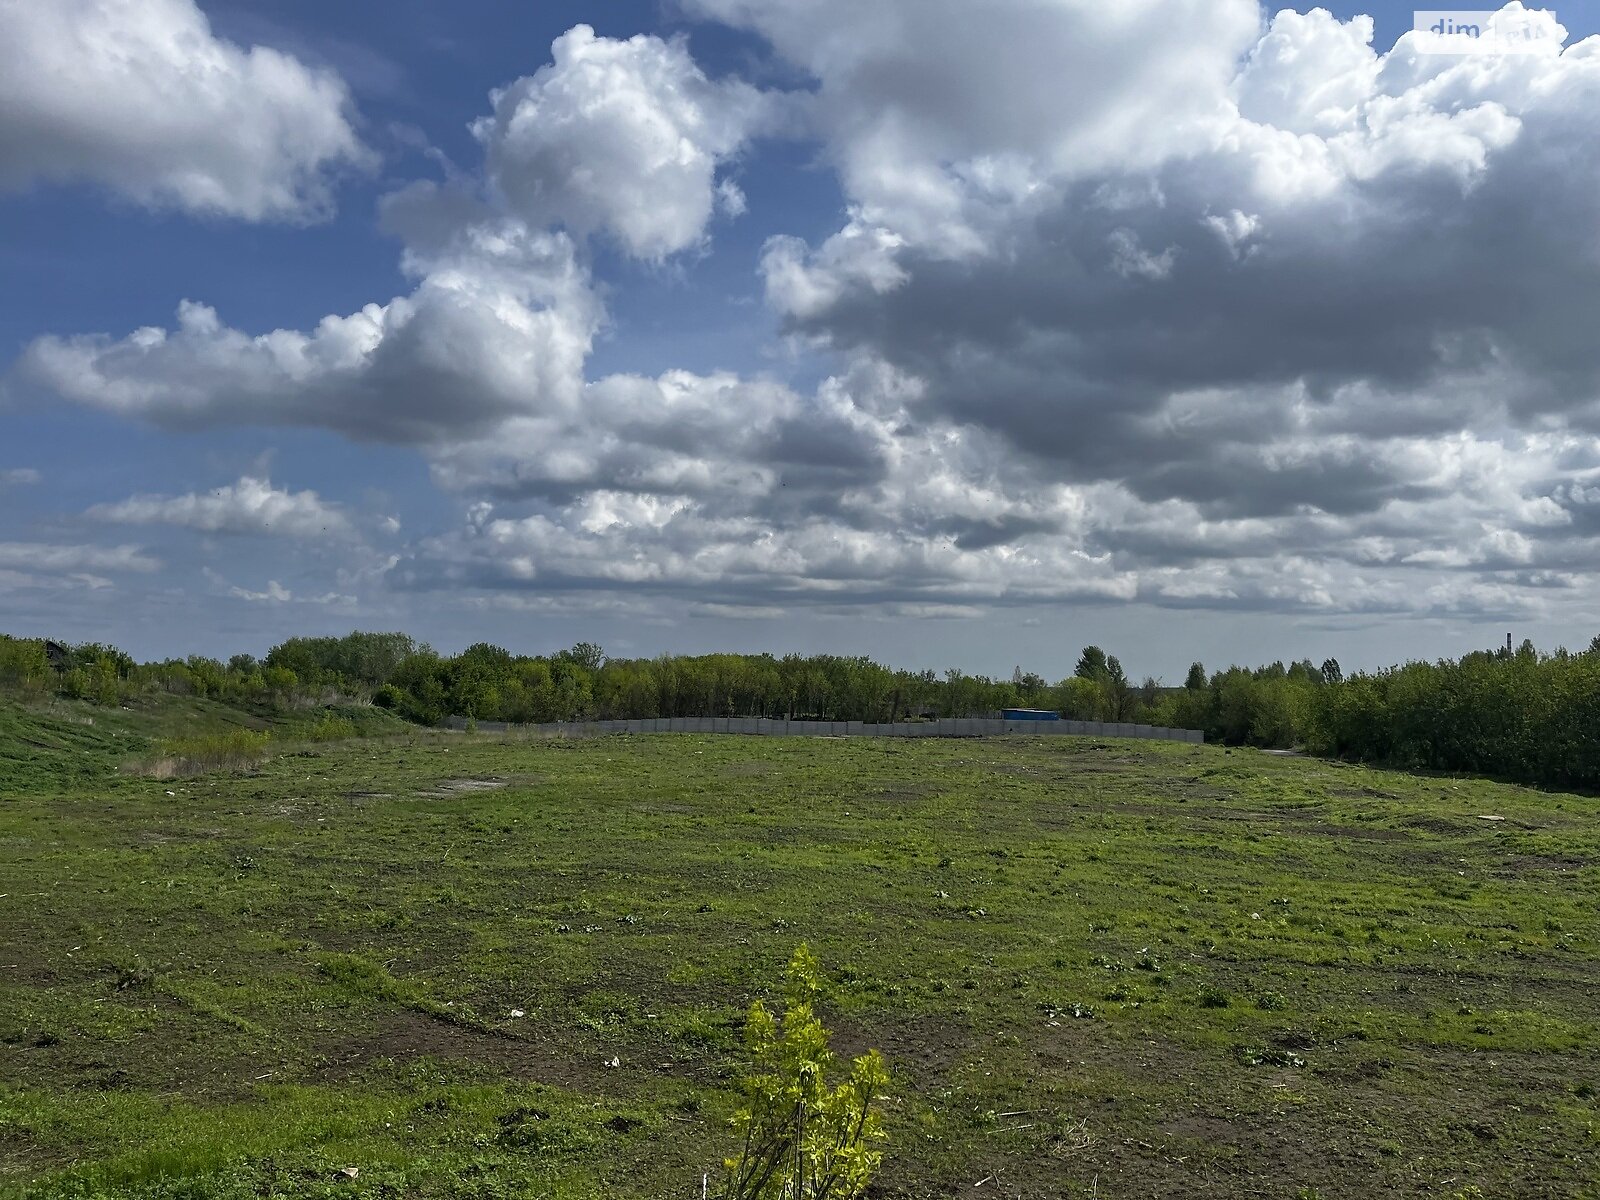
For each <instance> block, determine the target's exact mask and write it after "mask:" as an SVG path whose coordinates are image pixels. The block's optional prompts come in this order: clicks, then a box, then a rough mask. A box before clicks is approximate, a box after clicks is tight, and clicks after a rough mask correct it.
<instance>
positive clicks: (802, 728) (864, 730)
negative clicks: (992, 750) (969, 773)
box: [446, 717, 1206, 742]
mask: <svg viewBox="0 0 1600 1200" xmlns="http://www.w3.org/2000/svg"><path fill="white" fill-rule="evenodd" d="M446 724H448V725H449V727H450V728H451V729H466V728H467V727H468V725H469V722H468V721H467V719H466V718H465V717H451V718H450V719H449V720H448V721H447V722H446ZM472 727H473V728H475V729H477V730H478V731H479V732H480V733H526V734H534V735H545V736H553V737H592V736H595V735H598V734H608V733H741V734H753V735H756V736H759V737H944V738H950V737H999V736H1002V735H1004V734H1026V735H1028V736H1029V737H1041V736H1049V735H1051V734H1077V735H1079V736H1089V737H1115V738H1150V739H1154V740H1156V741H1162V742H1203V741H1205V740H1206V739H1205V734H1203V733H1202V732H1201V731H1200V730H1198V729H1166V728H1163V727H1162V726H1159V725H1129V724H1126V723H1122V722H1107V721H998V720H992V719H987V718H979V717H955V718H951V719H946V720H939V721H900V722H897V723H895V724H893V725H888V724H885V725H870V724H867V723H865V722H862V721H782V720H780V721H773V720H768V719H767V718H766V717H650V718H646V719H645V720H642V721H546V722H544V723H542V724H538V725H511V724H507V723H506V722H505V721H478V722H476V723H475V724H473V725H472Z"/></svg>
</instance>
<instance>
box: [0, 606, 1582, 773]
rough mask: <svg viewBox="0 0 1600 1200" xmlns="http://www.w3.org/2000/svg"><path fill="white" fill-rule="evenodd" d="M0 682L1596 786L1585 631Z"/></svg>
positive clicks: (319, 653) (136, 667)
mask: <svg viewBox="0 0 1600 1200" xmlns="http://www.w3.org/2000/svg"><path fill="white" fill-rule="evenodd" d="M0 688H3V689H7V690H10V691H23V692H29V691H32V692H36V693H42V692H45V691H55V692H58V693H61V694H64V695H67V696H71V697H77V698H82V699H88V700H92V701H95V702H98V703H102V704H110V703H117V702H123V701H126V700H128V699H130V698H132V697H135V696H137V695H139V694H141V693H146V692H151V691H165V692H171V693H179V694H186V695H199V696H207V697H211V698H213V699H218V700H224V701H229V702H233V703H252V704H280V705H281V704H291V703H296V704H309V703H333V702H336V701H340V700H346V701H347V700H368V699H370V700H371V701H372V702H373V703H375V704H377V705H379V706H381V707H384V708H387V709H390V710H392V711H394V712H396V713H397V714H399V715H401V716H403V717H406V718H407V719H409V720H412V721H415V722H418V723H420V724H426V725H432V724H438V723H439V722H441V721H443V720H444V719H445V718H446V717H448V716H452V715H457V716H465V717H472V718H476V719H478V720H494V721H512V722H538V721H562V720H585V719H593V718H601V719H605V718H626V719H631V718H645V717H679V716H683V717H690V716H759V717H788V718H791V719H803V718H813V719H818V720H835V721H869V722H880V721H897V720H908V719H910V720H916V719H920V718H925V717H953V716H970V715H975V714H984V713H990V712H994V711H996V710H998V709H1002V708H1016V707H1028V708H1041V709H1050V710H1054V711H1056V712H1059V713H1060V714H1061V715H1062V716H1065V717H1071V718H1075V719H1078V720H1100V721H1135V722H1142V723H1147V724H1152V725H1168V726H1174V727H1178V728H1185V729H1201V730H1204V731H1205V733H1206V736H1207V740H1209V741H1213V742H1223V743H1226V744H1229V745H1254V746H1264V747H1290V746H1299V747H1303V748H1305V749H1306V750H1308V751H1310V752H1312V753H1315V754H1321V755H1326V756H1330V757H1338V758H1345V759H1352V760H1359V761H1365V762H1373V763H1386V764H1391V765H1395V766H1401V767H1406V768H1423V769H1432V770H1442V771H1461V772H1469V773H1476V774H1487V775H1495V776H1500V777H1504V778H1507V779H1514V780H1518V781H1521V782H1527V783H1542V784H1553V785H1559V786H1568V787H1571V786H1577V787H1589V788H1600V737H1597V731H1600V638H1596V639H1595V641H1594V642H1593V643H1591V645H1590V647H1589V648H1588V649H1587V650H1585V651H1583V652H1581V653H1575V654H1574V653H1568V652H1567V651H1565V650H1557V651H1555V652H1554V653H1551V654H1540V653H1539V652H1537V651H1536V650H1535V649H1534V647H1533V645H1532V644H1531V643H1529V642H1524V643H1523V645H1522V647H1521V648H1520V649H1518V650H1515V651H1512V650H1510V649H1499V650H1493V651H1482V652H1477V653H1473V654H1468V655H1467V656H1466V657H1464V658H1462V659H1460V660H1459V661H1451V660H1442V661H1440V662H1436V663H1408V664H1406V665H1404V666H1399V667H1393V668H1390V669H1388V670H1384V671H1378V672H1374V673H1360V674H1356V675H1353V676H1350V677H1348V678H1346V677H1345V676H1344V674H1343V672H1342V671H1341V670H1340V667H1339V664H1338V662H1337V661H1335V660H1333V659H1329V660H1328V661H1326V662H1324V663H1323V664H1322V665H1321V666H1317V665H1315V664H1313V663H1312V662H1310V661H1309V660H1305V661H1301V662H1295V663H1291V664H1289V665H1287V666H1285V665H1284V664H1283V663H1273V664H1271V665H1270V666H1266V667H1260V668H1256V669H1247V668H1243V667H1229V668H1228V669H1227V670H1224V671H1218V672H1215V673H1213V674H1208V673H1207V672H1206V669H1205V668H1204V666H1202V665H1201V664H1200V663H1195V664H1194V665H1193V666H1191V667H1190V669H1189V673H1188V676H1187V678H1186V679H1185V681H1184V685H1183V686H1182V687H1181V688H1167V687H1163V686H1161V685H1160V684H1159V683H1158V682H1157V681H1156V680H1153V679H1148V678H1147V679H1145V680H1144V681H1143V682H1142V683H1137V684H1136V683H1134V682H1133V681H1131V680H1130V679H1129V678H1128V677H1127V675H1126V673H1125V672H1124V670H1123V668H1122V664H1121V663H1120V662H1118V660H1117V658H1116V657H1115V656H1114V655H1108V654H1106V653H1105V652H1104V651H1103V650H1101V649H1100V648H1099V647H1096V646H1088V647H1086V648H1085V649H1084V651H1083V653H1082V655H1081V656H1080V657H1079V659H1078V663H1077V667H1076V669H1075V671H1074V672H1073V674H1072V675H1071V676H1070V677H1069V678H1067V679H1063V680H1061V681H1059V682H1058V683H1055V684H1050V683H1048V682H1047V681H1046V680H1044V679H1043V678H1041V677H1040V676H1038V675H1035V674H1025V673H1023V671H1022V670H1021V668H1018V669H1017V670H1016V671H1015V672H1014V673H1013V674H1012V677H1011V678H1010V679H1009V680H996V679H991V678H989V677H987V676H982V675H966V674H963V673H962V672H960V671H946V672H945V673H944V674H943V675H938V674H935V673H934V672H933V671H904V670H895V669H893V668H890V667H886V666H883V665H881V664H879V663H877V662H874V661H873V660H871V659H870V658H864V657H841V656H837V655H825V654H824V655H808V656H802V655H798V654H790V655H785V656H783V657H781V658H780V657H775V656H773V655H770V654H705V655H695V656H690V657H680V656H673V655H662V656H660V657H658V658H648V659H644V658H634V659H628V658H607V657H606V656H605V654H604V653H603V652H602V650H601V649H600V647H598V646H595V645H592V644H589V643H579V644H578V645H576V646H573V647H572V648H571V649H569V650H563V651H560V652H558V653H556V654H551V655H542V656H530V655H517V654H513V653H512V652H511V651H509V650H505V649H502V648H501V647H498V646H491V645H488V644H486V643H479V644H478V645H474V646H470V647H468V648H467V649H466V650H464V651H462V652H461V653H460V654H456V655H442V654H439V653H437V652H436V651H434V650H433V649H431V648H430V647H428V646H427V645H424V644H421V643H418V642H416V641H415V640H414V639H412V638H410V637H408V636H406V635H405V634H400V633H361V632H357V633H352V634H350V635H348V636H347V637H342V638H333V637H319V638H291V639H289V640H288V641H286V642H283V643H282V644H280V645H278V646H274V647H273V648H272V649H271V651H269V652H268V654H267V655H266V657H265V658H264V659H261V660H257V659H256V658H254V657H252V656H250V655H247V654H241V655H235V656H234V657H233V658H231V659H230V660H228V661H227V662H226V663H224V662H221V661H219V660H216V659H208V658H198V657H193V658H188V659H183V660H181V661H180V660H177V659H169V660H167V661H164V662H159V663H145V664H140V663H137V662H135V661H134V660H133V659H132V658H131V657H130V656H129V655H127V654H124V653H123V652H121V651H120V650H117V649H115V648H114V647H111V646H104V645H99V644H91V645H81V646H72V647H66V648H59V649H58V653H57V654H56V656H55V659H54V661H52V659H51V657H50V656H49V655H47V653H46V649H45V644H44V643H42V642H38V641H30V640H27V639H17V638H8V637H4V636H0Z"/></svg>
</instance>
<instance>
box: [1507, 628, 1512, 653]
mask: <svg viewBox="0 0 1600 1200" xmlns="http://www.w3.org/2000/svg"><path fill="white" fill-rule="evenodd" d="M1506 653H1507V654H1510V653H1511V635H1510V634H1509V633H1508V634H1506Z"/></svg>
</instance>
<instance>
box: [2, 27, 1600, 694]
mask: <svg viewBox="0 0 1600 1200" xmlns="http://www.w3.org/2000/svg"><path fill="white" fill-rule="evenodd" d="M1499 20H1500V21H1501V22H1502V23H1503V25H1504V27H1505V28H1507V29H1512V28H1514V29H1515V30H1516V31H1518V33H1519V35H1520V36H1521V37H1522V42H1521V44H1520V45H1518V46H1516V47H1515V49H1517V50H1518V51H1519V52H1517V53H1500V52H1494V50H1492V49H1490V48H1485V46H1484V44H1482V43H1480V44H1478V45H1475V46H1473V47H1472V49H1471V52H1469V53H1441V52H1439V50H1440V48H1439V47H1438V46H1437V45H1434V44H1433V43H1431V42H1430V41H1429V39H1428V38H1426V37H1422V36H1419V35H1417V34H1415V33H1413V32H1412V25H1413V12H1412V10H1411V9H1409V8H1407V9H1402V8H1399V7H1397V6H1393V5H1389V4H1382V5H1374V4H1367V5H1363V6H1356V5H1343V4H1341V5H1334V6H1332V7H1331V8H1317V9H1309V10H1305V11H1296V10H1292V9H1285V10H1281V11H1279V10H1274V9H1270V8H1264V7H1261V6H1259V5H1257V4H1255V3H1253V2H1250V0H1117V2H1116V3H1114V4H1113V3H1109V2H1105V0H1102V2H1099V3H1091V2H1089V0H993V2H991V3H986V4H982V5H977V4H972V3H970V0H876V2H875V3H874V4H871V5H864V4H860V3H859V2H857V0H659V2H657V0H607V2H606V3H603V4H602V3H594V2H593V0H591V2H590V3H575V2H550V3H535V4H509V3H504V2H492V0H457V2H456V3H453V4H450V5H438V4H435V3H431V2H430V0H382V2H381V3H380V2H377V0H372V2H368V0H344V2H343V3H340V4H338V5H329V4H326V3H323V2H321V0H318V2H311V0H277V2H275V3H271V4H261V3H258V2H254V0H252V2H248V3H247V2H245V0H200V2H199V3H196V0H53V2H52V3H50V4H39V3H37V2H36V0H0V630H4V631H6V632H10V633H13V634H25V635H33V636H50V637H55V638H58V639H62V640H68V641H89V640H95V641H109V642H114V643H116V644H118V645H121V646H123V647H124V648H126V649H128V650H130V651H132V652H133V653H135V654H137V655H139V656H141V657H144V658H159V657H165V656H169V655H174V656H182V655H187V654H192V653H203V654H209V655H218V656H227V655H229V654H232V653H235V652H239V651H249V652H252V653H257V654H259V653H261V652H263V651H264V650H265V649H266V648H267V647H269V646H270V645H272V644H274V643H276V642H278V641H281V640H282V639H283V638H285V637H288V636H292V635H295V634H325V633H344V632H348V631H349V630H351V629H353V628H363V629H403V630H405V631H407V632H410V633H412V634H413V635H415V636H417V637H419V638H421V639H424V640H426V641H429V642H430V643H432V644H433V645H435V646H437V647H438V648H440V649H441V650H445V651H454V650H457V649H460V648H462V647H464V646H465V645H468V644H470V643H473V642H477V641H492V642H496V643H498V644H501V645H504V646H507V647H508V648H510V649H512V650H515V651H518V652H524V653H543V652H549V651H552V650H555V649H558V648H560V647H563V646H568V645H571V644H573V643H574V642H577V641H579V640H586V641H591V642H597V643H599V644H601V645H602V646H604V647H605V649H606V650H607V652H609V653H610V654H613V655H618V656H636V655H654V654H659V653H664V652H672V653H696V652H704V651H709V650H739V651H750V652H758V651H773V652H776V653H785V652H789V651H800V652H831V653H841V654H870V655H872V656H873V657H875V658H878V659H879V660H880V661H886V662H889V663H892V664H894V665H897V666H907V667H914V668H923V667H932V668H936V669H937V668H944V667H958V668H961V669H963V670H967V671H974V672H982V673H986V674H991V675H1000V676H1009V674H1010V673H1011V670H1012V667H1013V666H1014V665H1022V666H1023V667H1024V669H1026V670H1034V671H1038V672H1039V673H1040V674H1043V675H1046V676H1048V677H1050V678H1058V677H1060V676H1062V675H1064V674H1067V673H1070V671H1071V669H1072V665H1073V662H1074V660H1075V659H1076V657H1077V654H1078V651H1079V649H1080V648H1081V647H1082V646H1084V645H1086V644H1089V643H1095V644H1099V645H1102V646H1104V647H1106V648H1107V649H1108V650H1109V651H1111V652H1113V653H1116V654H1118V655H1119V656H1120V657H1121V659H1122V661H1123V663H1124V665H1125V666H1126V668H1127V669H1128V670H1129V672H1130V674H1133V675H1135V676H1138V677H1142V676H1144V675H1152V676H1156V677H1158V678H1161V679H1163V680H1165V681H1167V682H1169V683H1170V682H1177V681H1179V680H1181V679H1182V677H1183V675H1184V672H1185V670H1186V668H1187V666H1188V664H1189V662H1190V661H1192V660H1195V659H1200V660H1202V661H1204V662H1205V663H1206V664H1207V665H1208V666H1210V667H1213V668H1215V667H1220V666H1224V665H1227V664H1228V663H1231V662H1239V663H1247V664H1255V663H1261V662H1267V661H1271V660H1275V659H1292V658H1302V657H1310V658H1312V659H1313V660H1314V661H1317V662H1321V661H1322V660H1323V659H1324V658H1327V657H1336V658H1338V659H1339V660H1340V662H1341V663H1342V664H1343V665H1344V667H1345V668H1346V670H1349V669H1351V668H1352V667H1381V666H1384V665H1388V664H1390V663H1395V662H1400V661H1404V660H1407V659H1411V658H1432V657H1437V656H1442V655H1450V656H1454V655H1458V654H1460V653H1462V652H1464V651H1467V650H1471V649H1476V648H1480V647H1484V646H1489V645H1494V644H1499V643H1501V642H1503V640H1504V638H1505V636H1506V634H1507V633H1508V632H1509V633H1512V634H1513V635H1514V636H1515V638H1516V640H1518V641H1521V640H1522V639H1523V638H1525V637H1526V638H1532V639H1533V640H1534V641H1535V642H1536V643H1537V644H1539V645H1541V646H1544V647H1554V646H1556V645H1568V646H1584V645H1587V644H1588V643H1589V641H1590V639H1591V638H1592V637H1593V636H1595V634H1597V633H1600V600H1597V599H1596V597H1597V595H1600V586H1597V585H1600V390H1597V383H1600V338H1597V337H1596V336H1595V333H1594V327H1595V322H1596V314H1600V186H1597V185H1600V120H1597V118H1600V37H1597V36H1595V35H1596V34H1597V32H1600V0H1584V2H1583V3H1569V4H1567V5H1565V6H1563V7H1562V8H1560V9H1558V10H1556V11H1555V12H1545V11H1542V10H1532V11H1530V10H1527V9H1523V8H1522V6H1521V5H1518V4H1513V5H1511V6H1509V7H1508V8H1507V9H1506V10H1505V11H1504V12H1503V13H1502V14H1501V16H1500V18H1499Z"/></svg>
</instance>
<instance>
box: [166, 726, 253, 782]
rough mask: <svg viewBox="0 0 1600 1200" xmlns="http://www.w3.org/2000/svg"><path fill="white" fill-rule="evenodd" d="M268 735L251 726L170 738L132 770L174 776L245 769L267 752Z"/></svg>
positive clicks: (251, 766) (168, 776)
mask: <svg viewBox="0 0 1600 1200" xmlns="http://www.w3.org/2000/svg"><path fill="white" fill-rule="evenodd" d="M270 742H271V738H270V737H269V736H268V735H267V734H265V733H260V732H257V731H256V730H253V729H235V730H230V731H228V732H227V733H208V734H202V735H199V736H195V737H185V738H174V739H172V740H170V741H167V742H164V743H162V746H161V751H162V752H161V753H160V754H159V755H157V756H156V757H154V758H152V759H149V760H147V761H145V762H143V763H141V764H139V765H138V766H137V767H136V768H135V773H137V774H140V775H147V776H149V777H151V778H153V779H177V778H182V777H186V776H190V775H210V774H213V773H217V772H231V771H248V770H251V769H253V768H254V767H256V766H259V765H260V763H261V762H262V760H263V759H265V758H266V756H267V746H268V744H269V743H270Z"/></svg>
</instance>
